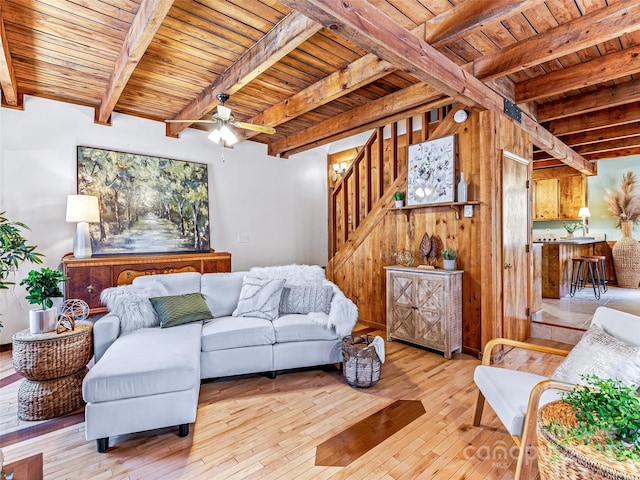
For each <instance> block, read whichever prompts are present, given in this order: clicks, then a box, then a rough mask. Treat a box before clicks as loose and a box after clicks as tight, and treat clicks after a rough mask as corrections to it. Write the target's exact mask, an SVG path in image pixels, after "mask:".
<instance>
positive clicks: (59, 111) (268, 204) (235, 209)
mask: <svg viewBox="0 0 640 480" xmlns="http://www.w3.org/2000/svg"><path fill="white" fill-rule="evenodd" d="M93 117H94V111H93V109H91V108H88V107H82V106H77V105H70V104H66V103H61V102H55V101H52V100H45V99H39V98H35V97H26V98H25V110H24V111H17V110H11V109H6V108H3V109H0V212H2V211H6V212H7V213H6V215H7V216H8V217H9V219H11V220H12V221H21V222H24V223H26V224H27V225H29V227H31V232H27V235H25V236H27V238H28V240H29V242H30V243H31V244H35V245H37V246H38V251H40V252H42V253H44V254H45V255H46V258H45V265H44V266H48V267H57V266H58V265H59V264H60V259H61V257H62V256H63V255H64V254H65V253H67V252H69V251H71V250H73V236H74V231H75V225H74V224H67V223H65V218H64V217H65V208H66V205H65V203H66V196H67V194H70V193H75V192H76V146H78V145H85V146H91V147H99V148H107V149H112V150H119V151H125V152H133V153H145V154H149V155H157V156H164V157H168V158H175V159H179V160H188V161H195V162H203V163H207V164H209V196H210V205H209V208H210V224H211V247H212V248H214V249H215V250H217V251H228V252H231V254H232V269H233V270H236V271H237V270H245V269H248V268H249V267H251V266H254V265H255V266H265V265H277V264H286V263H308V264H320V265H324V264H325V263H326V261H327V187H326V177H325V175H326V161H327V160H326V153H325V151H323V150H315V151H314V152H309V153H303V154H300V155H297V156H295V157H292V158H291V159H288V160H287V159H278V158H275V157H269V156H268V155H267V154H266V147H265V146H264V145H261V144H258V143H254V142H248V141H247V142H242V143H240V144H238V145H236V146H235V148H234V149H233V150H229V149H225V154H224V156H225V162H222V161H221V159H220V154H221V148H220V146H218V145H215V144H213V143H212V142H210V141H209V140H208V139H207V137H206V133H205V132H201V131H197V130H193V129H187V130H186V131H185V132H183V133H182V135H181V137H180V139H173V138H168V137H166V136H165V126H164V124H163V123H160V122H154V121H150V120H145V119H140V118H136V117H131V116H128V115H120V114H114V115H113V125H112V126H111V127H106V126H102V125H96V124H94V123H93ZM239 234H247V235H249V243H243V244H239V243H238V235H239ZM31 268H33V265H31V264H26V265H24V266H23V267H21V268H20V270H19V271H18V272H16V275H15V280H16V283H18V282H19V281H20V280H21V279H22V278H24V277H25V276H26V274H27V273H28V271H29V270H30V269H31ZM24 295H25V292H24V290H23V289H22V287H18V286H16V287H15V288H12V289H10V290H8V291H2V290H0V314H2V316H1V317H0V319H1V320H2V323H3V324H4V328H3V329H2V331H1V333H0V344H4V343H9V342H10V341H11V336H12V335H13V333H15V332H16V331H18V330H21V329H23V328H27V327H28V313H27V312H28V310H29V308H30V306H29V304H28V303H27V302H26V301H25V300H24V299H23V297H24Z"/></svg>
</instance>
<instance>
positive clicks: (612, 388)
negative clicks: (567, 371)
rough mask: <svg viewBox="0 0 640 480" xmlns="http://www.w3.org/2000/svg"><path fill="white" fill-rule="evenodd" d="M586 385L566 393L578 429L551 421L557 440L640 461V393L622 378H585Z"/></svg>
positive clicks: (549, 427) (550, 428) (565, 396)
mask: <svg viewBox="0 0 640 480" xmlns="http://www.w3.org/2000/svg"><path fill="white" fill-rule="evenodd" d="M583 378H584V380H585V382H586V383H585V385H576V386H575V387H574V388H573V390H572V391H570V392H564V393H562V396H561V397H562V400H563V401H564V402H566V403H568V404H569V405H571V407H572V408H573V411H574V413H575V416H576V420H577V422H576V423H575V425H574V426H566V425H560V424H558V423H553V422H549V424H548V425H545V428H547V429H548V430H549V431H550V432H552V433H553V434H554V435H555V436H556V437H557V438H562V439H563V440H564V441H566V442H571V441H578V442H580V443H582V444H584V445H591V446H593V447H594V448H595V449H596V450H599V451H601V452H603V453H604V454H607V455H610V456H613V457H615V458H617V459H618V460H633V461H640V399H639V398H638V392H637V391H636V390H635V389H634V388H631V387H627V386H625V385H623V384H622V382H621V381H620V380H618V379H601V378H599V377H597V376H595V375H591V376H584V377H583Z"/></svg>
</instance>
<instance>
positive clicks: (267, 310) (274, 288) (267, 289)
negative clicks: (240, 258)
mask: <svg viewBox="0 0 640 480" xmlns="http://www.w3.org/2000/svg"><path fill="white" fill-rule="evenodd" d="M282 287H284V279H276V280H268V279H263V278H256V277H250V276H245V277H244V279H243V280H242V290H240V299H239V300H238V306H237V307H236V309H235V310H234V311H233V314H232V315H233V316H234V317H255V318H264V319H265V320H275V319H276V318H278V308H279V306H280V297H281V296H282Z"/></svg>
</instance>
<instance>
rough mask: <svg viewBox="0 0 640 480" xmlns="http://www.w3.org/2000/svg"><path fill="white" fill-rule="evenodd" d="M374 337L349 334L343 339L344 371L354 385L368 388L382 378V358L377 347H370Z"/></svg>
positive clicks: (349, 382)
mask: <svg viewBox="0 0 640 480" xmlns="http://www.w3.org/2000/svg"><path fill="white" fill-rule="evenodd" d="M374 338H375V337H373V336H371V335H348V336H346V337H344V338H343V339H342V368H343V369H342V372H343V374H344V378H345V379H346V380H347V383H348V384H349V385H351V386H352V387H360V388H368V387H372V386H373V385H375V384H376V383H378V380H380V359H379V358H378V354H377V353H376V349H375V348H373V347H369V345H370V344H371V342H373V339H374ZM367 347H369V348H367Z"/></svg>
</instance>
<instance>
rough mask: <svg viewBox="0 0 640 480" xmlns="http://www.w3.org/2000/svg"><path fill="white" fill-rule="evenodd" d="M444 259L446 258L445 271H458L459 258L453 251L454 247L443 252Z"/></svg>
mask: <svg viewBox="0 0 640 480" xmlns="http://www.w3.org/2000/svg"><path fill="white" fill-rule="evenodd" d="M442 257H443V258H444V266H443V267H442V268H444V269H445V270H455V269H456V258H458V254H457V253H456V251H455V250H454V249H453V247H449V248H445V249H444V250H442Z"/></svg>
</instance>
